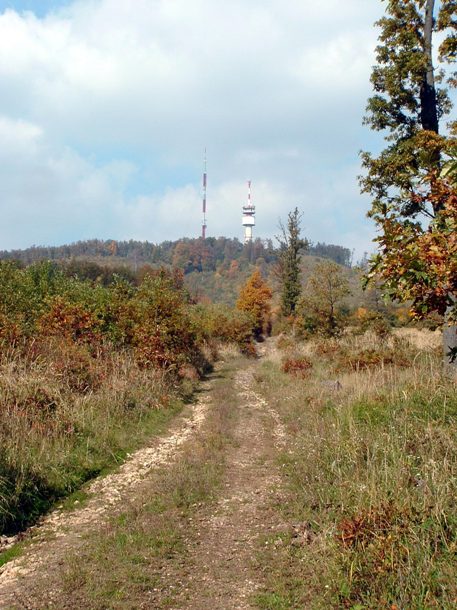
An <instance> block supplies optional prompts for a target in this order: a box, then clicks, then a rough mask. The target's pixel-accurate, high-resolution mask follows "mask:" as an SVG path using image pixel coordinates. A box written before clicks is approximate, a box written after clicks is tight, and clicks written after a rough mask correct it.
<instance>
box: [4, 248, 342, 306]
mask: <svg viewBox="0 0 457 610" xmlns="http://www.w3.org/2000/svg"><path fill="white" fill-rule="evenodd" d="M315 257H320V258H327V259H331V260H333V261H335V262H337V263H339V264H340V265H343V266H344V267H347V268H348V269H349V267H350V266H351V263H352V260H351V259H352V253H351V251H350V250H349V249H348V248H344V247H342V246H338V245H333V244H325V243H320V242H318V243H317V244H311V245H310V248H309V250H308V252H307V256H304V258H303V260H304V263H305V268H307V267H313V259H314V258H315ZM0 259H3V260H17V261H20V262H21V263H22V264H24V265H29V264H32V263H34V262H38V261H42V260H50V261H56V262H59V263H62V264H63V266H64V267H65V270H66V272H67V273H68V275H71V276H77V277H79V278H80V279H90V280H94V281H98V282H100V283H102V284H104V285H108V284H109V283H110V282H111V281H112V277H113V275H114V274H116V275H119V276H121V277H124V278H125V279H127V280H130V281H134V280H135V276H136V274H137V273H138V272H140V273H141V269H142V267H144V266H145V265H151V266H153V267H160V266H166V267H174V268H177V269H181V270H182V271H183V273H184V276H185V284H186V286H187V288H188V289H189V291H190V292H191V294H192V295H193V296H194V297H195V298H197V299H199V300H205V299H209V300H211V301H213V302H222V303H226V304H229V305H234V303H235V301H236V299H237V296H238V292H239V289H240V287H241V285H242V284H243V283H244V282H245V281H246V279H247V277H248V276H249V275H250V274H251V273H252V270H253V268H254V267H259V268H260V269H261V271H262V273H263V275H264V276H265V277H266V278H267V279H268V281H270V282H272V283H274V281H275V278H274V267H275V264H276V262H277V249H276V248H275V245H274V243H273V242H272V240H261V239H256V240H254V241H253V242H252V243H251V244H247V245H245V244H243V243H241V242H240V241H239V240H238V239H236V238H226V237H218V238H214V237H210V238H207V239H206V240H204V241H203V240H202V239H188V238H184V239H180V240H177V241H165V242H162V243H161V244H153V243H151V242H147V241H146V242H141V241H135V240H129V241H114V240H105V241H104V240H99V239H92V240H88V241H79V242H76V243H73V244H69V245H64V246H49V247H43V246H32V247H31V248H27V249H24V250H11V251H0Z"/></svg>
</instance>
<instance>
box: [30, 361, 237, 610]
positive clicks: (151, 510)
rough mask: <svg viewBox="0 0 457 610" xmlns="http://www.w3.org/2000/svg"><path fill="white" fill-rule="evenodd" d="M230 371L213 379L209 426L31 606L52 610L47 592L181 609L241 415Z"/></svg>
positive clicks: (93, 603) (75, 605) (96, 605)
mask: <svg viewBox="0 0 457 610" xmlns="http://www.w3.org/2000/svg"><path fill="white" fill-rule="evenodd" d="M233 368H236V367H235V366H226V367H224V371H223V373H222V374H220V377H219V378H217V379H216V380H215V382H214V388H213V390H212V397H213V401H212V406H211V409H210V412H209V415H208V416H207V419H206V420H205V424H204V428H203V429H202V430H200V431H199V432H198V433H196V434H195V436H193V437H192V439H191V440H190V441H188V443H186V445H185V447H184V449H183V453H182V454H181V455H179V458H178V459H177V460H176V461H175V462H173V463H172V464H170V465H168V466H166V467H163V468H161V469H159V470H158V471H157V472H156V473H155V474H153V475H151V476H148V478H147V480H145V482H144V487H143V488H142V490H141V492H140V493H139V494H138V495H137V496H136V497H129V498H128V499H127V498H126V506H125V508H124V510H123V511H122V513H121V514H117V515H115V516H113V517H112V518H111V519H110V520H109V522H108V523H106V524H105V525H103V526H102V527H101V529H100V530H97V531H93V532H91V533H90V535H88V536H87V537H86V539H85V541H84V542H83V547H82V549H79V550H78V551H77V552H75V553H74V554H72V555H70V556H69V557H68V558H67V559H66V561H65V562H64V564H63V565H62V566H61V567H60V568H59V570H58V571H56V572H54V573H53V574H51V575H47V577H46V578H44V579H42V580H40V579H37V581H36V587H35V589H34V590H33V591H31V592H30V597H29V599H28V600H25V601H28V602H30V603H32V602H33V604H34V605H35V606H38V607H40V608H41V607H43V608H46V607H48V606H47V603H48V602H47V599H48V598H47V595H48V590H49V589H50V588H51V589H52V590H54V592H55V595H54V597H53V601H52V603H53V606H52V607H59V608H72V609H74V610H77V609H79V608H81V609H82V608H91V609H92V610H98V609H100V610H101V609H104V608H110V609H116V608H122V609H132V610H133V609H136V608H139V607H146V606H147V607H151V608H169V607H175V605H174V604H175V603H176V595H177V593H178V592H179V591H180V585H179V580H180V576H179V575H180V574H182V570H183V566H184V564H185V561H186V557H187V548H188V545H189V544H195V540H193V522H194V518H195V516H196V514H197V513H198V511H199V510H200V509H201V506H202V505H206V504H210V503H211V502H212V501H213V499H214V498H215V497H216V494H217V492H218V489H219V487H220V484H221V477H222V474H223V472H224V458H225V449H226V447H227V444H228V443H231V442H232V436H231V435H232V430H233V427H234V423H235V420H234V417H235V410H234V408H233V406H234V402H233V401H234V398H232V397H231V392H230V388H231V384H232V381H231V376H232V369H233Z"/></svg>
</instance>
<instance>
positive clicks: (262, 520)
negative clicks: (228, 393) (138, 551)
mask: <svg viewBox="0 0 457 610" xmlns="http://www.w3.org/2000/svg"><path fill="white" fill-rule="evenodd" d="M255 366H256V365H255V364H254V365H252V366H250V367H249V368H247V369H246V370H241V371H239V372H238V373H237V375H236V379H235V388H234V391H236V392H237V394H238V397H239V402H238V404H239V407H238V408H239V413H238V423H237V428H236V431H235V443H234V445H233V446H232V447H231V448H230V449H229V454H228V456H227V462H226V474H225V480H224V487H223V491H222V493H221V496H220V498H219V500H218V501H217V502H216V503H215V504H214V505H213V506H212V507H211V508H210V510H207V511H206V512H205V511H202V512H201V513H200V515H199V516H198V519H197V523H196V526H195V527H196V531H195V532H194V536H193V538H194V540H196V542H194V544H193V547H191V548H190V551H189V554H188V557H187V560H186V565H185V566H182V567H181V571H180V573H176V574H174V575H173V576H174V585H173V588H174V589H175V591H174V601H173V606H172V607H173V608H179V609H186V610H203V609H211V610H232V609H237V610H245V609H246V610H247V609H249V608H255V605H253V594H255V592H256V590H257V589H259V588H260V586H261V584H262V575H261V573H260V572H259V568H258V566H257V561H256V555H257V553H258V545H259V538H262V537H263V536H265V535H268V534H269V533H271V530H273V529H276V528H277V527H278V523H277V518H278V517H277V514H275V511H274V510H273V509H272V503H271V498H272V495H273V494H275V493H276V491H275V490H276V488H277V485H278V483H279V473H278V470H277V466H276V464H275V456H276V454H277V449H278V448H280V447H281V446H282V444H283V442H284V436H285V435H284V430H283V428H282V426H281V424H280V422H279V420H278V419H277V416H276V415H275V413H274V412H273V411H272V410H271V409H270V408H269V406H268V404H267V403H266V401H265V400H264V399H263V398H262V397H261V396H259V395H258V394H257V393H256V392H255V391H254V390H253V389H252V386H253V374H254V372H255ZM176 581H178V582H179V583H180V588H179V591H178V592H176V588H175V587H176Z"/></svg>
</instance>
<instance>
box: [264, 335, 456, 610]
mask: <svg viewBox="0 0 457 610" xmlns="http://www.w3.org/2000/svg"><path fill="white" fill-rule="evenodd" d="M420 334H421V333H419V332H416V335H417V337H418V338H420ZM430 335H431V333H430ZM438 343H439V338H438ZM284 347H285V349H284V350H283V359H282V363H278V362H276V363H273V362H267V363H265V364H264V366H263V372H262V373H261V374H260V375H259V377H258V382H259V387H260V388H262V390H263V392H265V395H267V396H268V397H269V400H270V402H271V403H272V405H273V406H274V407H275V408H277V409H278V411H279V413H280V414H281V416H282V418H283V421H284V422H285V423H286V425H287V429H288V432H289V434H290V435H291V439H292V441H291V445H290V448H289V450H288V451H287V452H286V453H285V454H284V455H283V456H282V459H281V463H282V470H283V473H284V479H285V482H286V487H287V492H286V497H285V498H283V499H282V501H281V502H279V503H278V506H277V507H278V509H279V510H280V511H281V512H282V514H283V517H284V519H285V521H286V522H288V523H290V524H291V526H290V529H289V530H287V531H285V532H283V533H281V534H279V535H274V536H273V539H272V540H271V541H270V542H271V544H269V545H267V546H266V547H263V549H265V548H266V549H267V551H266V552H265V550H262V559H261V561H262V562H263V564H264V565H265V567H266V568H267V569H266V573H268V574H269V577H268V580H267V586H266V588H265V591H264V592H263V593H261V594H260V595H259V596H258V600H257V601H258V603H259V605H260V607H262V608H268V609H272V610H273V609H277V610H279V609H285V608H297V609H298V608H351V609H352V610H356V609H357V610H362V609H378V608H388V609H391V610H395V609H400V608H408V609H417V610H419V609H426V608H427V609H428V608H440V609H451V608H455V607H456V606H457V585H456V583H457V561H456V553H457V515H456V511H455V497H456V492H457V394H456V391H455V384H453V383H452V382H450V381H449V380H447V379H445V378H443V376H442V374H441V361H440V354H439V353H438V350H434V349H433V348H430V347H424V346H419V347H418V344H417V341H416V342H412V341H407V340H406V339H405V338H403V339H401V340H400V339H398V338H390V339H389V338H386V339H385V340H380V339H379V338H376V337H374V336H372V335H371V336H365V337H357V338H354V337H352V338H343V339H340V340H327V341H314V342H310V343H308V344H306V345H295V346H293V345H291V342H290V341H289V343H288V344H287V345H284ZM300 362H303V365H302V366H301V367H300V365H299V363H300ZM310 362H312V366H309V363H310ZM287 363H289V364H288V365H287ZM281 366H282V369H283V370H282V371H281ZM284 371H285V372H284ZM337 381H338V383H336V382H337ZM268 549H271V550H270V551H268Z"/></svg>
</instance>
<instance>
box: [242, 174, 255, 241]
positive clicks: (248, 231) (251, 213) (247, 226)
mask: <svg viewBox="0 0 457 610" xmlns="http://www.w3.org/2000/svg"><path fill="white" fill-rule="evenodd" d="M242 224H243V227H244V243H245V244H248V243H249V242H251V241H252V227H254V226H255V206H254V205H253V204H252V198H251V181H250V180H249V181H248V202H247V204H246V205H244V206H243V220H242Z"/></svg>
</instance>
